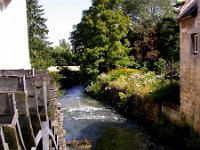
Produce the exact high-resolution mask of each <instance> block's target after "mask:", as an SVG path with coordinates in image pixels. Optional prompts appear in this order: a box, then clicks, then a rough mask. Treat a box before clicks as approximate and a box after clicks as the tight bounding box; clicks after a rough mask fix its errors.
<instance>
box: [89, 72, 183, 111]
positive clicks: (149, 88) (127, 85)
mask: <svg viewBox="0 0 200 150" xmlns="http://www.w3.org/2000/svg"><path fill="white" fill-rule="evenodd" d="M86 91H87V92H88V93H89V94H91V95H92V96H94V97H96V98H98V99H104V100H105V101H110V102H111V103H112V104H114V105H115V106H118V107H124V106H127V104H129V102H130V101H131V100H133V99H134V97H135V96H139V97H142V98H143V99H145V100H148V101H154V102H163V101H170V102H172V103H176V104H179V101H180V99H179V84H178V82H174V84H173V85H171V83H170V81H168V80H164V79H163V76H158V75H155V73H154V72H147V73H142V72H141V71H139V70H136V69H116V70H112V71H110V72H108V74H101V75H99V76H98V78H97V81H96V82H95V83H94V82H93V83H92V84H90V85H89V86H87V88H86ZM113 100H114V102H113Z"/></svg>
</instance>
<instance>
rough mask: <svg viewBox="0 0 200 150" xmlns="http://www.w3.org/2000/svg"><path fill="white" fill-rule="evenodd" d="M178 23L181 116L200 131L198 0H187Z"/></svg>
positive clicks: (199, 7) (199, 1) (199, 18)
mask: <svg viewBox="0 0 200 150" xmlns="http://www.w3.org/2000/svg"><path fill="white" fill-rule="evenodd" d="M177 20H178V22H179V24H180V38H181V40H180V91H181V92H180V97H181V105H180V112H181V118H182V119H184V120H185V121H186V122H187V123H189V124H190V125H191V126H193V127H194V129H195V130H196V131H198V132H199V133H200V0H187V1H186V3H185V4H184V5H183V6H182V8H181V10H180V13H179V15H178V16H177Z"/></svg>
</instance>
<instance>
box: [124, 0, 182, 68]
mask: <svg viewBox="0 0 200 150" xmlns="http://www.w3.org/2000/svg"><path fill="white" fill-rule="evenodd" d="M175 3H176V1H175V0H142V1H136V0H126V1H125V5H124V6H123V7H124V11H125V13H127V14H128V15H129V16H130V17H131V18H132V26H131V28H130V30H129V33H128V35H127V37H128V39H129V41H130V45H131V47H132V51H131V54H132V55H134V56H135V60H136V62H137V63H138V65H137V68H142V69H143V70H144V71H148V70H151V71H156V69H158V68H157V66H155V62H157V61H158V59H159V58H162V59H164V60H165V61H166V63H171V62H172V61H173V62H177V61H179V27H178V25H177V23H176V22H175V19H174V18H175V16H176V9H175V8H174V7H173V6H174V5H175Z"/></svg>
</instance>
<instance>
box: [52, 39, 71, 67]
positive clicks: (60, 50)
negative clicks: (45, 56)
mask: <svg viewBox="0 0 200 150" xmlns="http://www.w3.org/2000/svg"><path fill="white" fill-rule="evenodd" d="M52 56H53V58H54V60H55V63H56V66H67V65H72V59H73V55H72V52H71V50H70V44H69V43H67V42H66V41H65V39H61V40H59V46H56V47H55V49H54V51H53V53H52Z"/></svg>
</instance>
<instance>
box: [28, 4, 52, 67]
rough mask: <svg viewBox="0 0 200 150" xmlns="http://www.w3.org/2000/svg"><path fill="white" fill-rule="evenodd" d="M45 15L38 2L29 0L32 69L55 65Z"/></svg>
mask: <svg viewBox="0 0 200 150" xmlns="http://www.w3.org/2000/svg"><path fill="white" fill-rule="evenodd" d="M43 15H44V9H42V5H39V4H38V0H27V18H28V35H29V50H30V57H31V64H32V67H34V68H36V69H45V68H47V67H49V66H51V65H54V60H53V59H52V57H51V52H52V48H51V47H50V46H49V44H50V42H48V41H47V34H48V29H47V26H46V24H45V23H46V21H47V19H45V18H44V17H43Z"/></svg>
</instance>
